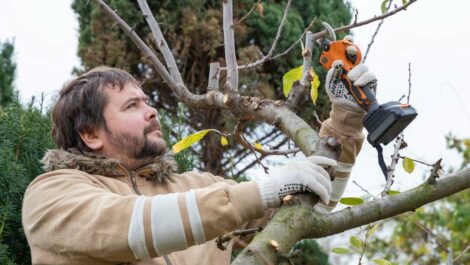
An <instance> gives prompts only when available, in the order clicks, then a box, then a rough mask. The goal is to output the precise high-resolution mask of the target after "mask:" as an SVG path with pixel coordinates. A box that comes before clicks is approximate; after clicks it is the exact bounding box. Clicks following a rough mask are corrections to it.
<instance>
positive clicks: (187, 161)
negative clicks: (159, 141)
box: [159, 104, 196, 172]
mask: <svg viewBox="0 0 470 265" xmlns="http://www.w3.org/2000/svg"><path fill="white" fill-rule="evenodd" d="M183 115H184V106H183V105H182V104H179V105H178V114H177V115H176V117H172V116H170V115H167V113H166V112H165V111H160V112H159V116H160V125H161V130H162V133H163V138H164V139H165V142H166V143H167V144H168V148H171V146H172V145H174V144H175V143H176V142H177V141H178V140H179V139H181V138H183V137H184V136H183V135H182V134H183V130H184V128H185V126H184V121H183ZM175 160H176V162H177V163H178V170H179V172H187V171H191V170H193V169H194V167H195V166H196V155H195V154H194V153H193V150H192V149H190V148H189V149H186V150H183V151H181V152H180V153H178V154H176V155H175Z"/></svg>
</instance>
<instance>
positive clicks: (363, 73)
mask: <svg viewBox="0 0 470 265" xmlns="http://www.w3.org/2000/svg"><path fill="white" fill-rule="evenodd" d="M345 39H347V40H348V41H351V42H352V39H351V37H350V36H346V37H345ZM349 47H350V48H348V49H347V53H348V54H351V55H354V54H357V50H356V48H355V47H354V46H349ZM342 73H343V62H342V61H341V60H336V61H334V62H333V64H332V66H331V69H330V70H329V71H328V73H327V75H326V80H325V89H326V93H327V94H328V97H329V98H330V101H331V102H332V103H336V104H338V105H340V106H343V107H345V108H346V109H349V110H354V111H363V110H362V108H361V107H360V106H359V104H357V102H356V100H354V98H353V96H352V95H351V93H350V92H349V91H348V88H347V87H346V85H345V84H344V83H343V81H341V74H342ZM347 76H348V78H349V80H351V81H352V82H353V84H354V85H355V86H365V85H367V84H368V85H369V88H370V90H371V91H372V93H373V94H374V95H375V94H376V90H377V78H376V77H375V74H374V73H372V72H370V71H369V69H368V68H367V66H366V65H364V64H358V65H357V66H355V67H353V68H352V69H351V70H350V71H349V73H348V75H347Z"/></svg>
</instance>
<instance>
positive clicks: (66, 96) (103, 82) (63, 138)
mask: <svg viewBox="0 0 470 265" xmlns="http://www.w3.org/2000/svg"><path fill="white" fill-rule="evenodd" d="M129 82H131V83H133V84H135V85H139V83H138V82H137V80H136V79H135V78H134V77H133V76H132V75H130V74H129V73H128V72H126V71H124V70H121V69H117V68H111V67H106V66H99V67H96V68H94V69H92V70H90V71H88V72H87V73H85V74H83V75H81V76H79V77H77V78H75V79H73V80H71V81H70V82H68V83H66V84H65V85H64V87H63V88H62V89H61V91H60V93H59V96H58V99H57V100H56V102H55V104H54V106H53V108H52V112H51V115H52V138H53V139H54V142H55V143H56V144H57V145H58V146H59V147H60V148H62V149H65V150H66V149H69V148H77V149H78V150H80V151H91V150H90V149H89V148H88V146H87V145H86V144H85V143H84V142H83V141H82V139H81V138H80V133H82V132H91V131H93V130H95V129H98V128H101V126H104V128H107V126H106V121H105V120H104V117H103V110H104V107H105V106H106V102H107V99H106V93H104V89H105V88H107V87H109V88H118V89H119V90H122V89H123V87H124V86H125V85H126V84H127V83H129Z"/></svg>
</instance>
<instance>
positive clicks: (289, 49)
mask: <svg viewBox="0 0 470 265" xmlns="http://www.w3.org/2000/svg"><path fill="white" fill-rule="evenodd" d="M315 21H317V18H316V17H314V18H313V19H312V21H310V24H308V26H307V27H306V28H305V30H304V32H302V35H300V38H299V39H298V40H296V41H295V42H294V43H292V45H291V46H290V47H289V48H287V50H285V51H283V52H282V53H279V54H277V55H275V56H273V58H272V59H273V60H276V59H277V58H279V57H281V56H284V55H286V54H288V53H289V52H290V51H291V50H292V49H293V48H294V47H295V46H296V45H297V43H299V42H301V41H302V39H303V38H304V36H305V34H307V32H308V31H309V30H310V28H311V27H312V26H313V24H314V23H315Z"/></svg>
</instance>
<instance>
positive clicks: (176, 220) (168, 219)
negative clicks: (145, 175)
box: [151, 193, 188, 256]
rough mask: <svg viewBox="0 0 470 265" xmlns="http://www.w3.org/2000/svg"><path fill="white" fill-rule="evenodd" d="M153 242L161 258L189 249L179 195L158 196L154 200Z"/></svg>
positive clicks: (152, 216)
mask: <svg viewBox="0 0 470 265" xmlns="http://www.w3.org/2000/svg"><path fill="white" fill-rule="evenodd" d="M151 208H152V210H151V224H152V241H153V247H154V248H155V252H157V254H158V255H159V256H163V255H165V254H168V253H171V252H173V251H176V250H182V249H186V248H188V243H187V241H186V236H185V234H184V227H183V220H182V219H181V214H180V209H179V205H178V194H177V193H172V194H167V195H157V196H154V197H153V199H152V207H151Z"/></svg>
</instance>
